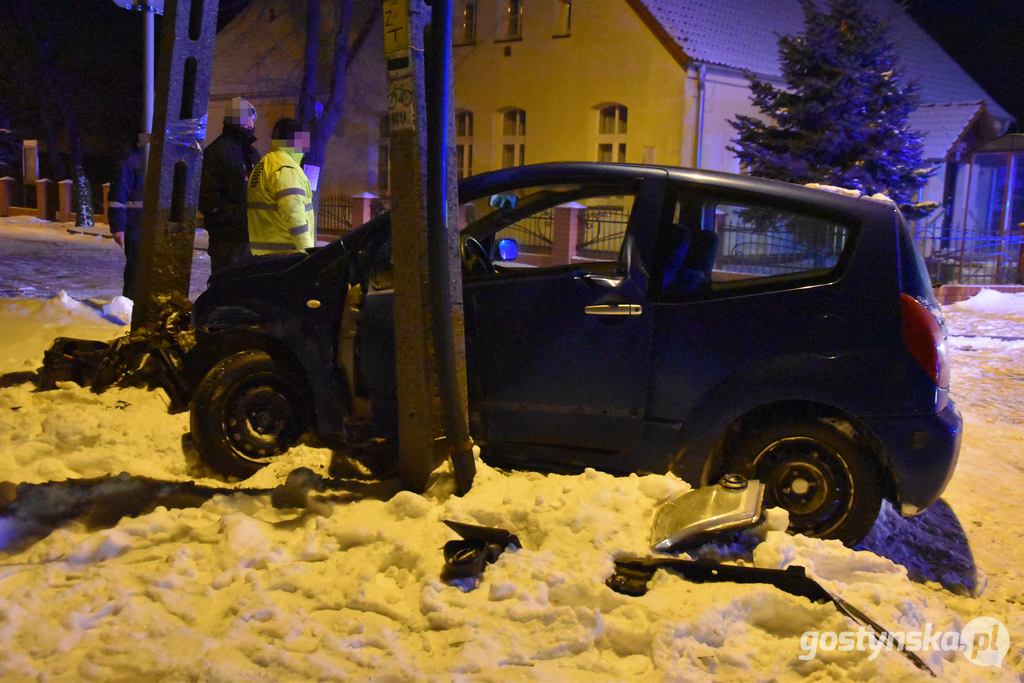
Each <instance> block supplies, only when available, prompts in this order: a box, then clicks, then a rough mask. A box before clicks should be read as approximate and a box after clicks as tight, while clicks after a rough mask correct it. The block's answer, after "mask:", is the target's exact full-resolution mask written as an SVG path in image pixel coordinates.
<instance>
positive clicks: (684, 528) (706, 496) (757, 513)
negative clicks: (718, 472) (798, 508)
mask: <svg viewBox="0 0 1024 683" xmlns="http://www.w3.org/2000/svg"><path fill="white" fill-rule="evenodd" d="M763 514H764V486H762V485H761V482H759V481H758V480H756V479H752V480H750V481H748V480H746V479H744V478H743V477H741V476H740V475H738V474H727V475H726V476H724V477H722V479H721V480H720V481H719V482H718V483H717V484H715V485H713V486H702V487H700V488H697V489H691V490H689V491H686V492H684V493H681V494H679V495H677V496H674V497H672V498H669V499H668V500H666V501H665V502H664V503H662V505H661V506H660V507H659V508H658V510H657V511H656V512H655V513H654V525H653V526H652V528H651V549H652V550H669V549H676V550H680V549H684V548H689V547H693V546H698V545H702V544H704V543H708V542H710V541H714V540H716V539H718V538H721V537H723V536H726V535H728V534H732V533H736V532H738V531H743V530H744V529H749V528H750V527H752V526H754V525H755V524H757V523H758V522H759V521H760V520H761V517H762V515H763Z"/></svg>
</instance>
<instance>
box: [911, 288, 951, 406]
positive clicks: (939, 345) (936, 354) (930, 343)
mask: <svg viewBox="0 0 1024 683" xmlns="http://www.w3.org/2000/svg"><path fill="white" fill-rule="evenodd" d="M900 307H901V310H902V313H903V343H904V344H906V345H907V350H909V351H910V355H912V356H913V357H914V360H916V361H917V362H918V363H919V364H920V365H921V367H922V368H924V369H925V371H926V372H927V373H928V376H929V377H931V378H932V381H934V382H935V385H936V386H937V387H939V388H940V389H947V388H949V352H948V350H947V347H946V339H945V336H944V335H943V333H942V326H941V325H940V324H939V321H938V320H936V319H935V316H933V315H932V314H931V312H930V311H929V310H928V309H927V308H925V306H924V304H922V303H921V302H919V301H918V300H917V299H914V298H913V297H911V296H910V295H908V294H901V295H900Z"/></svg>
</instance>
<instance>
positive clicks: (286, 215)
mask: <svg viewBox="0 0 1024 683" xmlns="http://www.w3.org/2000/svg"><path fill="white" fill-rule="evenodd" d="M309 140H310V135H309V130H308V129H307V128H306V127H305V126H303V125H302V124H301V123H299V122H298V121H296V120H295V119H281V120H279V121H278V122H277V123H276V124H274V131H273V133H271V136H270V153H269V154H267V155H266V156H264V157H263V158H262V159H260V160H259V162H258V163H257V164H256V166H255V167H254V168H253V169H252V173H251V174H249V189H248V197H247V199H248V210H247V212H246V214H247V216H248V222H249V249H250V250H251V251H252V253H253V255H255V256H263V255H266V254H285V253H288V252H296V251H304V250H306V249H309V248H311V247H312V246H313V245H314V244H315V235H316V223H315V221H316V219H315V218H314V216H313V192H312V191H311V190H310V186H309V178H307V177H306V174H305V172H304V171H303V170H302V164H301V161H302V155H303V154H305V153H306V152H308V151H309V149H310V141H309Z"/></svg>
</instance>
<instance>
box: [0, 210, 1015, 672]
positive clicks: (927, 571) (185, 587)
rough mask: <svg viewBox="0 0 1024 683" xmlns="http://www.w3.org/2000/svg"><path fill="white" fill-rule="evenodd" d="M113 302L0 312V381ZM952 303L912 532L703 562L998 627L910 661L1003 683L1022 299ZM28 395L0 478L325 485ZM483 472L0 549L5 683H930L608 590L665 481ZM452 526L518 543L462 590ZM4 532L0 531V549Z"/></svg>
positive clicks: (672, 485) (660, 581)
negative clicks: (947, 387) (947, 478)
mask: <svg viewBox="0 0 1024 683" xmlns="http://www.w3.org/2000/svg"><path fill="white" fill-rule="evenodd" d="M9 229H10V228H9ZM5 239H7V238H6V237H4V236H0V242H3V241H4V240H5ZM51 239H54V238H53V236H52V235H51ZM115 275H116V274H115ZM113 282H115V283H116V282H118V278H117V277H116V276H115V277H114V280H113ZM94 303H95V302H94ZM110 303H111V310H110V311H108V315H107V316H106V317H104V316H103V315H101V313H102V311H98V310H97V307H96V306H94V305H88V304H84V303H82V302H80V301H76V300H75V299H74V298H71V297H67V296H58V297H55V298H51V299H48V300H44V299H38V298H37V299H32V298H26V297H25V296H24V295H23V296H22V297H19V298H15V299H4V300H0V373H6V372H12V371H23V370H29V369H34V368H35V367H38V365H39V363H40V362H41V360H42V357H43V352H44V350H45V349H46V348H47V347H48V345H49V341H50V340H52V338H53V337H56V336H72V337H78V338H90V339H110V338H112V337H114V336H116V335H118V334H120V333H122V332H123V331H124V327H123V326H119V325H117V324H116V323H114V322H111V321H110V320H111V319H115V318H116V317H117V315H114V313H116V312H117V311H118V310H119V311H121V312H122V313H123V311H124V308H125V302H123V301H117V300H116V299H115V300H113V301H111V302H110ZM99 308H102V306H99ZM946 312H947V316H948V321H949V325H950V331H951V344H950V346H951V352H952V357H953V378H952V382H953V388H954V392H955V397H956V400H957V402H958V405H959V406H960V407H961V408H962V410H963V412H964V415H965V419H966V429H965V437H964V445H963V449H962V452H961V456H960V463H959V466H958V468H957V471H956V474H955V476H954V478H953V480H952V482H951V483H950V485H949V487H948V489H947V492H946V494H945V495H944V496H943V500H942V501H940V503H938V504H937V505H936V506H934V507H933V508H931V509H930V510H929V511H928V512H926V513H925V514H924V515H922V516H921V517H918V518H914V519H910V520H907V519H903V518H901V517H899V516H898V515H896V514H895V513H893V512H892V511H891V510H889V509H886V510H884V511H883V515H882V517H881V519H880V521H879V523H878V524H877V525H876V527H875V529H874V530H873V532H872V534H871V535H870V536H869V537H868V538H867V539H866V540H865V542H864V543H863V544H862V546H860V548H861V549H859V550H856V551H854V550H849V549H846V548H844V547H843V546H842V545H840V544H839V543H838V542H828V541H819V540H815V539H807V538H804V537H799V536H798V537H791V536H788V535H786V534H784V533H782V532H779V531H771V530H767V529H762V530H761V531H760V532H759V537H757V538H755V537H754V536H752V535H751V536H749V537H747V538H746V539H745V541H744V542H742V543H736V544H732V545H730V546H722V547H718V548H711V549H708V551H709V552H710V553H711V554H712V555H714V556H717V557H724V558H725V559H728V560H730V561H739V562H744V563H747V564H750V563H753V564H755V565H757V566H761V567H774V568H783V567H786V566H789V565H803V566H805V567H806V568H807V570H808V573H809V574H810V575H812V576H814V577H816V578H817V579H819V580H820V581H821V582H822V583H824V584H825V585H826V586H827V587H828V588H829V589H831V590H832V591H833V592H835V593H837V594H839V595H840V596H842V597H843V598H845V599H846V600H847V601H848V602H849V603H851V604H852V605H854V606H855V607H857V608H859V609H860V610H861V611H863V612H865V613H866V614H867V615H868V616H869V617H871V618H872V619H874V620H875V621H877V622H879V623H880V624H881V625H883V626H885V627H887V628H889V629H890V630H892V631H906V632H910V631H925V630H926V628H929V627H930V628H931V629H932V631H933V632H934V631H942V632H944V633H949V632H959V631H960V630H961V629H963V628H964V627H965V625H966V624H968V622H970V621H971V620H972V619H975V618H977V617H986V616H987V617H993V618H996V619H999V620H1000V621H1001V622H1002V623H1003V624H1004V625H1005V626H1006V628H1007V629H1008V631H1009V635H1010V647H1009V652H1008V653H1007V655H1006V658H1005V659H1004V660H1003V666H1002V668H1001V669H1000V668H996V667H980V666H977V665H975V664H973V663H972V662H971V661H969V660H968V659H967V658H966V657H965V656H964V655H963V654H961V653H958V652H935V651H927V652H921V653H920V654H921V656H922V658H923V659H924V660H925V661H926V662H927V664H928V665H929V666H930V667H931V668H932V669H933V670H935V671H936V672H937V673H938V675H939V679H940V680H951V681H975V680H1008V681H1009V680H1018V678H1019V677H1022V674H1024V657H1022V655H1024V608H1022V604H1024V582H1022V580H1021V578H1022V577H1021V574H1022V572H1024V547H1022V546H1021V544H1020V543H1019V541H1018V539H1019V538H1020V537H1022V536H1024V516H1022V515H1020V514H1019V513H1018V512H1017V510H1018V506H1019V500H1020V495H1021V494H1020V490H1021V483H1022V481H1024V474H1022V472H1024V456H1022V452H1021V446H1022V440H1024V401H1022V395H1024V392H1022V391H1021V381H1022V378H1024V375H1022V373H1024V371H1022V370H1021V368H1022V367H1024V365H1022V361H1024V297H1022V296H1021V295H1012V296H1011V295H998V294H997V293H994V292H983V294H982V295H980V296H978V297H976V298H975V299H973V300H971V301H969V302H966V303H963V304H958V305H955V306H951V307H948V308H947V311H946ZM31 389H32V386H31V385H29V384H21V385H17V386H13V387H9V388H0V435H2V436H0V472H2V473H3V474H2V475H0V479H3V480H6V481H10V482H29V483H38V482H44V481H57V480H63V479H70V478H83V477H85V478H89V477H99V476H103V475H106V474H117V473H119V472H127V473H129V474H132V475H139V476H145V477H150V478H153V479H156V480H161V481H188V480H195V481H197V482H198V483H201V484H207V485H211V486H221V487H237V488H263V487H272V486H275V485H276V484H278V483H280V482H281V481H283V479H284V477H285V476H286V475H287V474H288V473H289V472H290V471H292V470H293V469H294V468H296V467H299V466H304V467H309V468H310V469H312V470H314V471H316V472H320V473H324V472H326V469H327V467H328V464H329V462H330V453H329V452H327V451H322V450H318V449H313V448H309V447H299V448H296V449H294V450H293V451H292V452H290V453H289V454H287V455H286V456H284V457H283V458H282V460H281V462H280V463H278V464H277V465H275V466H274V467H272V468H267V469H266V470H264V471H262V472H261V473H259V474H258V475H256V476H255V477H253V478H252V479H250V480H248V481H245V482H236V483H233V484H225V483H224V482H223V481H220V480H217V479H214V478H212V477H211V475H210V473H209V472H208V471H207V470H205V469H204V468H203V467H202V466H201V465H200V464H199V463H197V462H196V461H195V458H194V456H193V455H191V454H190V453H189V451H188V449H187V448H183V444H182V436H183V435H184V434H185V433H186V431H187V430H188V417H187V415H168V414H167V413H166V406H167V399H166V396H164V395H163V394H162V392H147V391H143V390H139V389H113V390H110V391H108V392H106V393H104V394H100V395H96V394H92V393H91V392H90V391H89V390H88V389H84V388H81V387H78V386H77V385H74V384H64V385H62V386H60V387H59V388H58V389H57V390H55V391H50V392H33V391H31ZM477 468H478V473H477V477H476V480H475V482H474V485H473V488H472V490H471V491H470V492H469V493H468V494H467V495H466V496H464V497H458V496H455V495H453V489H454V483H453V479H452V476H451V473H450V471H449V470H447V469H446V468H442V470H441V471H440V472H439V473H438V475H437V477H436V479H435V480H434V481H433V484H432V486H431V488H430V490H429V491H428V492H427V493H426V494H425V495H423V496H420V495H414V494H411V493H408V492H400V491H398V489H397V487H396V486H395V484H394V482H383V483H380V484H378V485H375V486H369V487H364V489H362V490H360V489H354V490H353V491H352V492H349V493H344V492H333V493H327V492H325V493H323V494H313V499H314V504H313V505H311V506H310V507H308V508H306V509H294V508H285V509H277V508H275V507H273V506H272V505H271V503H270V500H269V496H268V495H265V494H259V495H251V494H246V493H236V494H233V495H218V496H216V497H214V498H213V499H211V500H209V501H207V502H205V503H204V504H202V505H201V506H200V507H186V508H182V509H166V508H164V507H157V508H156V509H155V510H154V511H152V512H149V513H147V514H143V515H141V516H139V517H136V518H129V517H126V518H123V519H121V520H120V521H119V522H118V523H117V524H116V525H113V526H110V525H103V524H96V523H94V524H92V525H89V523H88V522H87V521H75V522H72V523H70V524H68V525H66V526H64V527H62V528H59V529H57V530H55V531H53V532H52V533H50V534H49V535H47V536H45V537H44V538H41V539H39V540H37V541H35V542H33V543H31V544H30V545H28V546H27V547H23V548H20V549H15V548H14V546H13V545H12V546H10V547H8V550H7V551H6V552H0V679H2V680H4V681H115V680H125V681H126V680H133V679H134V680H161V681H186V680H188V681H193V680H195V681H299V680H322V681H342V680H371V679H372V680H377V681H410V680H424V681H433V680H436V681H506V680H526V681H535V680H536V681H577V680H579V681H582V680H588V681H591V680H598V681H695V680H722V681H769V680H776V681H789V680H798V679H801V680H802V679H804V678H807V679H811V680H826V681H829V680H837V681H868V680H932V679H931V677H930V676H929V675H928V674H927V673H924V672H921V671H919V670H918V669H916V668H915V667H914V666H913V665H912V664H911V663H910V662H909V661H908V660H907V659H906V658H905V657H904V656H903V655H902V654H901V653H899V652H897V651H885V650H883V651H881V652H879V653H877V654H876V655H874V656H872V653H871V652H866V651H857V650H852V651H840V650H838V649H831V650H826V649H825V648H824V645H823V646H822V647H821V648H819V649H818V652H817V653H816V656H815V657H813V658H811V659H807V660H805V659H801V658H800V656H801V655H803V654H804V652H805V650H804V649H802V648H801V641H802V637H803V634H804V633H805V632H807V631H814V632H827V631H833V632H842V631H852V632H854V633H856V632H857V630H858V626H857V625H856V624H854V623H853V622H852V621H850V620H849V619H847V618H846V617H844V616H842V615H841V614H840V613H839V612H837V610H836V609H835V608H834V607H833V606H832V605H831V604H815V603H811V602H809V601H808V600H806V599H804V598H798V597H794V596H792V595H789V594H787V593H784V592H782V591H780V590H777V589H775V588H771V587H769V586H764V585H737V584H728V583H722V584H703V585H698V584H693V583H689V582H687V581H684V580H683V579H681V578H679V577H677V576H675V575H671V574H668V573H664V572H659V573H658V575H657V576H656V577H655V578H654V580H653V581H652V583H651V589H650V591H649V592H648V593H647V594H646V595H645V596H642V597H628V596H625V595H621V594H618V593H615V592H613V591H612V590H611V589H609V588H608V587H606V586H605V583H604V581H605V579H606V578H607V577H608V575H609V574H610V573H611V571H612V567H613V560H614V559H615V558H617V557H621V556H630V555H641V556H643V555H648V554H649V552H648V550H647V540H648V535H649V532H650V526H651V521H652V514H653V511H654V510H655V508H656V507H657V506H658V505H659V504H660V503H661V502H662V501H664V500H665V499H666V497H667V496H669V495H671V494H672V493H674V492H677V491H682V490H685V489H686V488H687V486H686V484H684V483H683V482H681V481H679V480H678V479H676V478H674V477H671V476H654V475H650V476H644V477H638V476H631V477H620V478H616V477H612V476H609V475H606V474H602V473H597V472H594V471H587V472H585V473H584V474H581V475H577V476H561V475H541V474H535V473H528V472H515V473H510V472H504V471H499V470H496V469H493V468H490V467H488V466H486V465H484V464H483V463H481V462H479V461H478V462H477ZM115 516H116V515H115ZM446 519H451V520H455V521H461V522H466V523H470V524H480V525H487V526H497V527H502V528H504V529H507V530H509V531H512V532H513V533H515V534H517V535H518V537H519V539H520V540H521V541H522V546H523V548H522V549H521V550H512V549H509V550H507V551H506V552H504V553H503V554H502V555H501V556H500V557H499V558H498V560H497V561H496V562H495V563H494V564H493V565H490V566H489V567H488V568H487V569H486V571H485V573H484V575H483V577H482V580H481V581H480V583H479V585H478V586H476V587H475V588H472V589H470V587H469V586H463V587H462V588H460V587H458V586H455V585H448V584H447V583H445V582H443V581H441V578H440V577H441V570H442V567H443V558H442V554H441V548H442V546H443V545H444V543H445V541H447V540H450V539H453V538H456V537H457V536H456V534H454V532H452V531H451V530H449V529H448V527H447V526H445V525H444V524H443V523H442V520H446ZM93 521H94V522H95V518H94V519H93ZM19 531H20V529H18V528H17V524H16V521H15V520H13V519H4V520H2V523H0V542H5V541H3V540H2V539H5V538H11V537H13V536H15V535H16V534H17V533H18V532H19ZM759 538H763V541H760V542H758V541H759ZM464 589H465V590H464ZM821 642H822V643H823V644H824V643H825V641H824V640H822V641H821Z"/></svg>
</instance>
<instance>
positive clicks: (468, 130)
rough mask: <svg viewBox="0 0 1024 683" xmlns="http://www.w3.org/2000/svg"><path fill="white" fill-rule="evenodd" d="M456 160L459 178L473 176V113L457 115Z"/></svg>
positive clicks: (458, 113)
mask: <svg viewBox="0 0 1024 683" xmlns="http://www.w3.org/2000/svg"><path fill="white" fill-rule="evenodd" d="M455 158H456V170H457V171H458V175H459V178H460V179H462V178H468V177H469V176H471V175H473V112H471V111H460V112H457V113H456V114H455Z"/></svg>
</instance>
